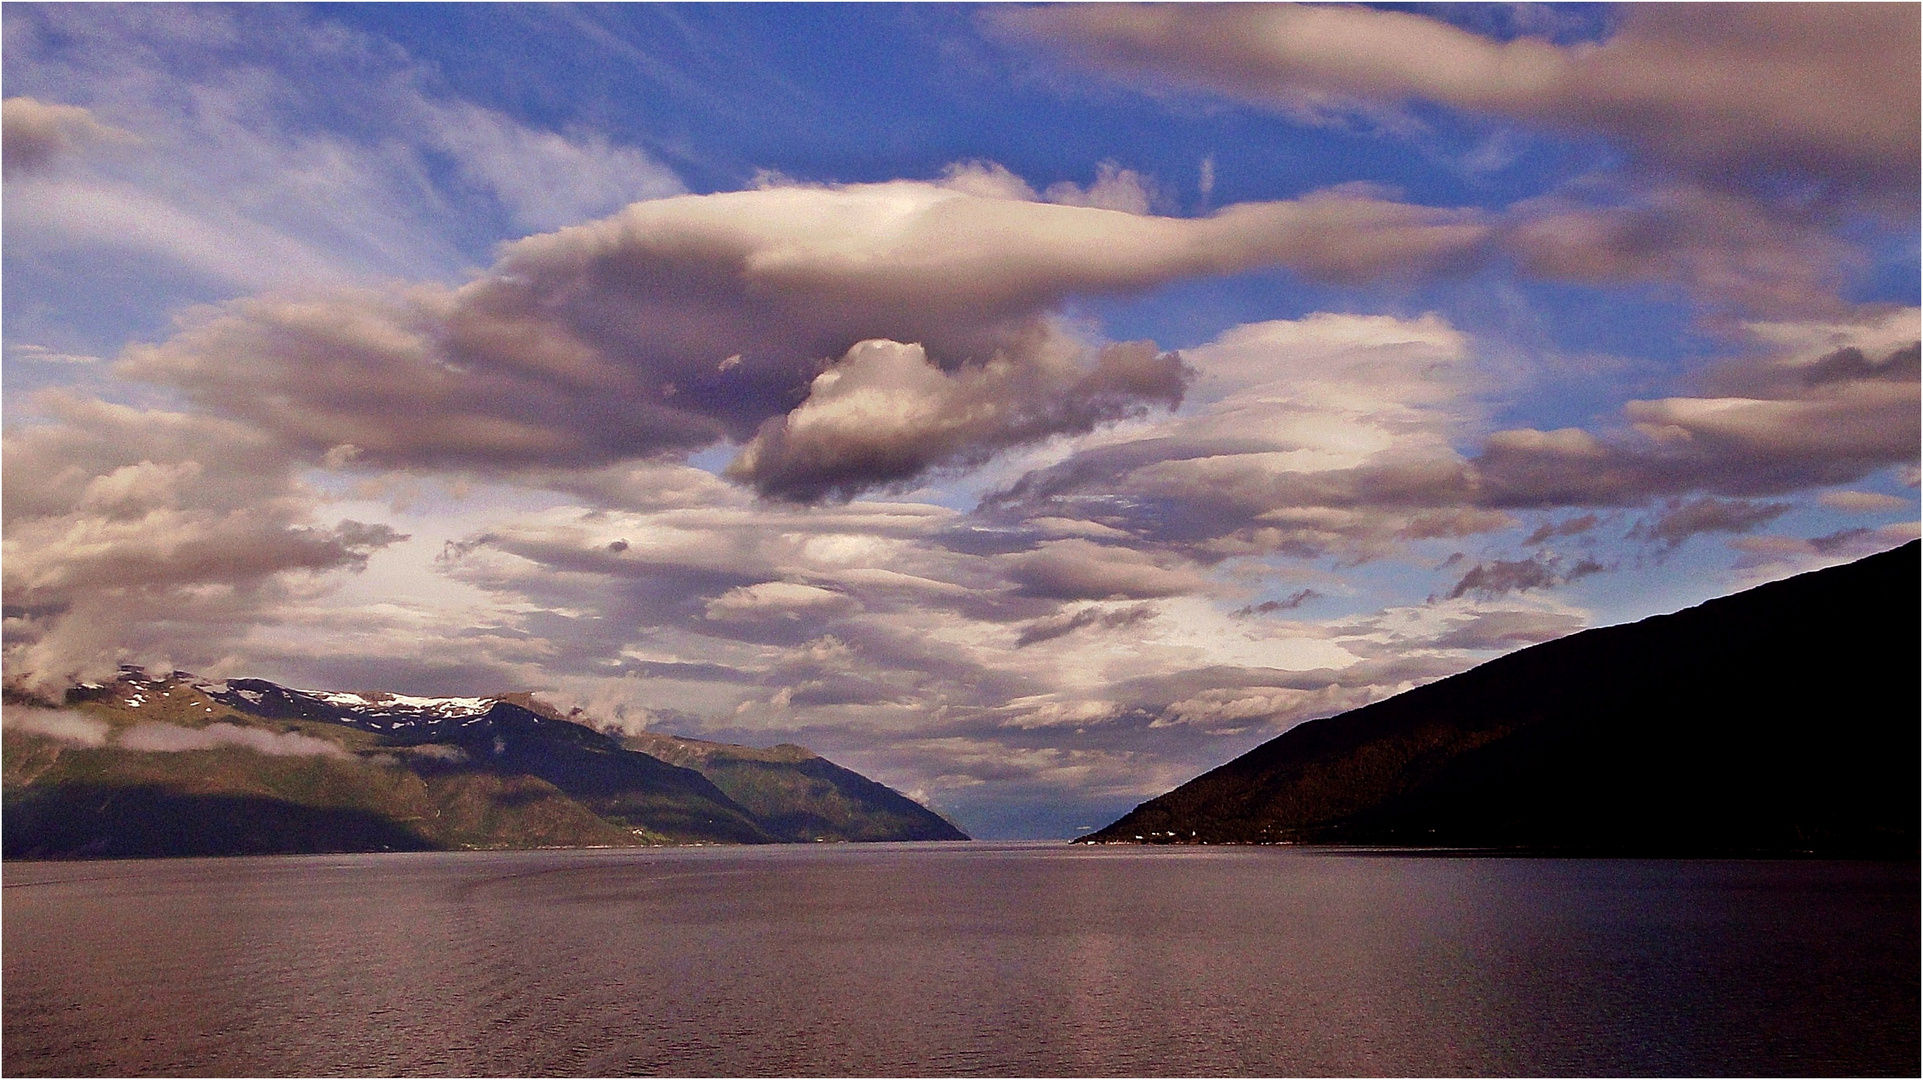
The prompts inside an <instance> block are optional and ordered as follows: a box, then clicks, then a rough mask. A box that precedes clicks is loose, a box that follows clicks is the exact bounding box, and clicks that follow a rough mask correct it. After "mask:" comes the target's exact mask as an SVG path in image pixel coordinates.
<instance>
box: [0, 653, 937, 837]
mask: <svg viewBox="0 0 1923 1080" xmlns="http://www.w3.org/2000/svg"><path fill="white" fill-rule="evenodd" d="M69 704H70V705H72V706H74V707H75V708H74V710H73V715H74V716H76V717H77V718H78V719H77V723H78V724H79V725H81V727H80V728H78V729H76V730H81V731H83V732H85V731H93V735H92V736H90V737H89V738H88V739H83V740H81V744H80V745H73V743H72V736H67V737H64V738H63V737H56V736H58V735H59V732H58V731H54V728H57V727H58V726H59V725H53V727H49V728H46V729H45V730H41V731H38V732H37V731H36V730H35V729H34V728H33V727H32V726H31V725H30V724H29V725H25V726H23V725H21V724H16V723H15V722H14V721H13V719H12V718H11V717H10V719H9V722H8V724H7V727H6V731H5V739H6V747H5V761H4V765H5V780H6V784H5V800H6V802H5V810H6V813H5V819H4V826H5V829H4V831H5V846H4V850H5V854H6V856H7V857H9V858H19V857H76V856H80V857H84V856H88V855H99V856H127V855H186V854H195V855H206V854H236V853H268V852H292V851H334V850H388V849H392V850H434V849H442V848H462V847H531V846H543V847H554V846H559V847H568V846H624V845H634V844H662V843H670V844H678V843H781V842H799V841H810V840H923V839H931V840H932V839H938V840H965V839H967V836H966V835H965V834H963V833H962V832H961V831H960V830H958V829H956V828H955V827H954V826H953V825H951V824H949V823H948V822H947V821H945V820H944V819H942V818H941V817H939V816H938V815H936V814H934V813H933V812H932V811H929V810H928V809H927V808H925V807H922V806H921V805H920V804H918V803H915V802H914V801H913V800H910V799H908V798H906V797H905V796H902V795H900V794H899V793H897V792H894V791H892V790H890V789H888V788H886V787H884V786H883V785H880V784H876V783H874V782H873V781H871V780H868V779H867V778H866V777H862V776H860V775H859V774H857V773H854V772H852V771H850V770H846V769H842V768H841V767H840V766H837V765H834V764H833V763H832V762H828V761H826V760H825V759H822V758H820V757H817V756H816V755H814V754H812V753H810V752H809V751H806V750H804V749H802V748H800V747H783V748H780V750H779V752H774V753H771V752H766V751H756V750H753V749H751V748H748V747H731V746H725V745H723V744H718V743H705V742H700V741H699V740H682V739H677V738H675V737H673V736H662V735H655V736H649V737H648V738H647V740H645V741H646V742H647V743H648V745H652V746H655V747H656V748H657V749H660V750H662V751H663V752H664V753H679V755H680V756H681V757H683V758H684V759H686V760H688V761H694V762H705V761H714V760H721V761H723V762H724V764H723V766H722V767H720V768H719V769H717V770H716V774H717V776H719V777H721V778H722V782H721V783H720V784H718V783H717V782H716V781H715V780H711V779H710V778H709V777H708V776H707V775H705V774H704V772H703V770H702V769H701V768H699V767H693V768H690V767H686V766H684V765H682V764H679V763H670V762H668V761H665V760H662V758H661V757H658V756H656V755H654V754H650V753H647V752H644V751H643V750H641V749H637V748H633V747H630V746H627V745H624V744H623V741H622V740H621V739H619V738H616V737H615V736H612V735H609V734H606V733H604V732H601V731H597V730H594V729H593V728H590V727H588V726H586V725H584V724H581V723H577V722H575V721H574V720H572V719H570V718H567V717H564V716H561V715H560V714H559V713H558V712H556V711H555V710H552V709H550V708H548V707H546V706H545V705H544V704H542V703H540V702H538V701H537V700H535V699H533V698H532V697H530V696H528V695H502V696H500V697H475V698H424V697H411V696H406V695H396V694H385V693H340V692H333V691H315V690H299V689H294V688H290V687H284V686H280V685H278V684H275V683H271V682H267V681H265V680H260V679H232V680H227V681H225V682H210V681H204V680H199V679H195V678H194V677H193V676H191V675H189V674H187V673H185V672H176V673H175V674H174V675H173V676H171V677H168V678H164V679H149V678H147V677H145V676H144V675H143V674H141V673H138V672H134V671H128V672H123V674H122V676H121V677H120V678H119V679H117V680H116V681H115V682H113V683H111V684H104V685H103V684H93V685H86V686H82V687H78V688H76V689H75V690H74V691H71V692H70V693H69ZM9 707H10V708H15V707H17V706H16V705H10V706H9ZM34 715H35V716H38V717H40V719H41V722H42V723H43V725H45V723H46V720H45V717H46V716H47V715H53V714H49V713H46V711H45V710H38V711H36V712H35V714H34ZM86 725H95V726H96V727H97V729H98V730H94V728H89V727H87V726H86ZM68 726H69V727H71V726H72V725H71V724H69V725H68ZM49 731H53V732H54V733H53V734H52V735H50V734H48V732H49ZM682 744H687V746H688V747H698V748H699V749H693V750H685V751H684V750H683V749H682ZM749 761H752V762H755V769H756V770H758V771H759V774H760V775H759V776H758V782H757V783H743V781H742V778H741V776H739V775H738V774H739V773H740V772H741V769H740V768H739V767H737V766H738V763H741V762H749ZM790 773H792V775H789V774H790ZM824 777H827V778H829V779H828V780H827V781H826V782H825V784H824V780H823V778H824ZM726 785H733V786H736V787H739V788H741V789H742V790H744V791H746V792H751V797H750V799H749V801H750V802H752V803H753V804H754V806H755V809H752V810H751V809H749V808H748V807H747V806H744V805H743V804H742V803H740V802H737V801H736V800H735V799H734V798H732V797H731V796H730V795H729V794H728V792H727V791H725V790H724V786H726ZM850 793H852V794H850Z"/></svg>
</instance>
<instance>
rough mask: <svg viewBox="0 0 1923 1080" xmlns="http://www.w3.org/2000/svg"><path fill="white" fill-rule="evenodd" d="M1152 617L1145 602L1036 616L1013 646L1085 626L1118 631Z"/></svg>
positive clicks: (1064, 634)
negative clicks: (1112, 607) (1110, 609)
mask: <svg viewBox="0 0 1923 1080" xmlns="http://www.w3.org/2000/svg"><path fill="white" fill-rule="evenodd" d="M1154 617H1155V609H1154V608H1153V607H1151V606H1150V605H1148V604H1136V605H1134V606H1133V607H1125V608H1118V609H1116V610H1113V611H1109V610H1105V609H1103V608H1096V607H1088V608H1083V609H1081V610H1080V611H1076V612H1072V613H1065V614H1062V615H1056V616H1053V617H1050V618H1047V619H1037V620H1036V621H1034V622H1032V623H1029V624H1028V625H1027V626H1024V627H1022V632H1021V633H1020V634H1018V635H1016V637H1015V647H1016V648H1017V649H1025V648H1027V647H1028V646H1030V645H1038V644H1040V643H1042V642H1044V641H1053V640H1055V639H1056V638H1059V637H1066V636H1068V635H1069V634H1072V633H1074V632H1075V631H1077V630H1080V629H1082V628H1083V627H1088V626H1098V627H1101V628H1103V629H1105V630H1119V629H1121V628H1122V627H1125V626H1134V625H1136V624H1138V623H1144V622H1147V621H1148V620H1150V619H1153V618H1154Z"/></svg>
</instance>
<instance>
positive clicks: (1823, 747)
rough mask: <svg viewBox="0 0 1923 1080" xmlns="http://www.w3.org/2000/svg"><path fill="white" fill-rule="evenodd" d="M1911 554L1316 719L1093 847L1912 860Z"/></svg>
mask: <svg viewBox="0 0 1923 1080" xmlns="http://www.w3.org/2000/svg"><path fill="white" fill-rule="evenodd" d="M1918 567H1919V547H1918V544H1916V543H1914V542H1912V543H1910V544H1907V545H1905V546H1903V547H1901V548H1898V549H1897V550H1894V551H1890V552H1885V553H1883V554H1881V555H1874V556H1871V557H1870V558H1867V559H1863V560H1861V561H1859V562H1856V563H1852V564H1850V565H1847V566H1839V567H1834V568H1831V569H1828V570H1820V571H1816V572H1814V573H1809V574H1803V575H1801V576H1798V577H1794V578H1790V579H1787V580H1784V581H1778V582H1774V583H1771V584H1768V585H1763V586H1760V587H1758V588H1754V589H1750V590H1748V591H1746V592H1742V593H1738V594H1736V595H1734V596H1728V597H1723V598H1721V599H1717V600H1711V601H1709V602H1707V603H1704V604H1702V605H1700V606H1698V607H1694V608H1690V609H1688V610H1685V611H1680V612H1677V613H1675V614H1672V615H1660V616H1656V617H1653V618H1649V619H1644V620H1642V621H1641V622H1637V623H1632V624H1627V625H1623V626H1612V627H1605V628H1601V629H1596V630H1588V631H1584V632H1582V633H1579V634H1573V635H1571V636H1569V637H1566V638H1562V639H1560V640H1557V641H1552V642H1548V643H1546V644H1542V645H1537V646H1534V647H1532V648H1528V649H1523V650H1521V651H1519V652H1516V653H1513V654H1511V655H1509V656H1505V657H1502V658H1501V659H1498V660H1492V661H1490V662H1489V663H1486V664H1483V665H1481V666H1480V667H1477V668H1474V669H1472V670H1470V671H1466V672H1464V673H1462V674H1460V675H1456V676H1453V677H1451V678H1447V679H1443V680H1440V681H1438V682H1435V683H1431V684H1429V685H1427V686H1423V687H1420V688H1417V689H1415V690H1410V691H1408V692H1406V693H1403V694H1400V695H1398V696H1396V697H1393V698H1390V699H1388V700H1385V701H1381V702H1377V703H1375V704H1373V705H1369V706H1366V707H1364V708H1360V709H1356V710H1353V711H1351V712H1347V713H1344V714H1342V715H1340V716H1335V717H1331V718H1329V719H1325V720H1315V721H1311V722H1309V723H1305V724H1302V725H1300V726H1298V727H1296V728H1294V729H1292V730H1290V731H1288V732H1287V733H1285V734H1283V735H1281V736H1279V737H1277V738H1275V739H1272V740H1270V741H1269V742H1267V743H1264V744H1262V745H1261V746H1258V747H1256V748H1255V749H1254V750H1251V751H1249V752H1248V753H1246V754H1244V755H1242V756H1241V757H1239V758H1236V759H1235V760H1234V761H1231V762H1229V763H1228V764H1226V765H1223V766H1221V767H1220V768H1217V769H1215V770H1213V771H1211V772H1208V773H1205V774H1203V775H1202V776H1199V777H1197V778H1196V779H1194V780H1191V781H1189V782H1188V783H1186V784H1183V785H1182V786H1181V787H1178V788H1176V789H1175V790H1174V791H1171V792H1169V793H1168V794H1166V795H1163V796H1161V797H1159V798H1156V799H1153V800H1150V801H1149V802H1147V803H1144V804H1142V805H1141V806H1139V807H1137V808H1136V809H1134V810H1133V811H1131V812H1130V813H1128V814H1127V815H1125V816H1124V817H1123V818H1121V819H1120V820H1119V821H1117V822H1115V823H1114V824H1112V825H1110V826H1108V827H1107V828H1105V829H1102V830H1101V831H1099V832H1097V833H1094V834H1091V835H1090V836H1088V837H1085V838H1083V842H1096V843H1099V842H1144V843H1277V842H1295V843H1321V844H1369V845H1404V846H1448V847H1476V848H1502V849H1528V850H1535V851H1544V852H1567V853H1591V854H1637V855H1715V854H1727V855H1779V854H1798V853H1814V854H1823V855H1838V856H1877V857H1904V858H1914V857H1916V854H1917V819H1918V805H1919V802H1918V800H1919V782H1918V762H1919V757H1918V754H1919V735H1918V733H1919V717H1918V704H1919V700H1918V696H1919V695H1918V685H1919V681H1918V677H1919V661H1918V656H1919V633H1918V595H1919V571H1918Z"/></svg>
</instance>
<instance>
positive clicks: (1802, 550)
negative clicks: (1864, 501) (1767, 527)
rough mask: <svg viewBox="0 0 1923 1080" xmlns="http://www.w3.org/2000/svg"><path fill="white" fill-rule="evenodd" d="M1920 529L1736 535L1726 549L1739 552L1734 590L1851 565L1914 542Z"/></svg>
mask: <svg viewBox="0 0 1923 1080" xmlns="http://www.w3.org/2000/svg"><path fill="white" fill-rule="evenodd" d="M1919 532H1923V526H1919V525H1918V523H1917V522H1914V521H1902V522H1897V523H1894V524H1890V525H1884V526H1880V527H1878V528H1874V529H1866V528H1860V527H1859V528H1849V529H1839V530H1837V531H1836V532H1833V533H1829V534H1827V535H1825V536H1816V537H1809V538H1804V537H1798V536H1739V537H1736V538H1735V539H1733V540H1731V541H1730V542H1729V546H1730V547H1732V548H1735V549H1736V550H1737V551H1738V552H1740V553H1741V554H1740V557H1739V558H1738V559H1737V560H1736V571H1737V575H1736V580H1735V587H1736V588H1740V589H1747V588H1752V587H1754V586H1757V585H1761V584H1763V583H1764V582H1766V581H1775V580H1778V579H1779V578H1785V577H1789V576H1790V575H1792V574H1803V573H1808V572H1809V571H1811V570H1820V569H1822V568H1823V567H1826V566H1835V565H1837V564H1839V563H1846V562H1854V561H1855V560H1857V559H1861V558H1864V557H1865V556H1869V555H1874V554H1877V553H1878V552H1882V551H1888V550H1890V549H1891V548H1894V547H1899V546H1901V545H1903V544H1907V543H1909V542H1910V541H1912V540H1915V539H1916V538H1917V536H1918V533H1919Z"/></svg>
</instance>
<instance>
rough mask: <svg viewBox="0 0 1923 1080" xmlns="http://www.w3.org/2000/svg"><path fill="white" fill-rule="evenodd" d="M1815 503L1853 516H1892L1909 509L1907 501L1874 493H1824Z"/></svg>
mask: <svg viewBox="0 0 1923 1080" xmlns="http://www.w3.org/2000/svg"><path fill="white" fill-rule="evenodd" d="M1816 501H1817V502H1819V503H1822V504H1823V505H1824V506H1828V507H1832V508H1834V509H1837V510H1845V511H1848V512H1850V513H1853V514H1894V513H1897V512H1899V511H1903V510H1908V509H1910V502H1909V500H1908V499H1899V498H1897V497H1896V496H1894V495H1884V494H1881V493H1879V492H1875V491H1825V492H1823V493H1822V494H1821V495H1818V496H1817V497H1816Z"/></svg>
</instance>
